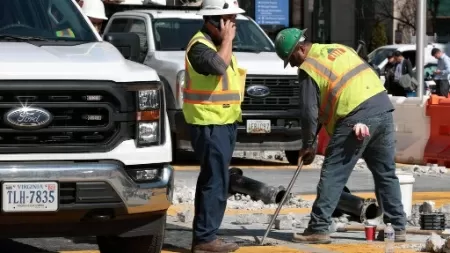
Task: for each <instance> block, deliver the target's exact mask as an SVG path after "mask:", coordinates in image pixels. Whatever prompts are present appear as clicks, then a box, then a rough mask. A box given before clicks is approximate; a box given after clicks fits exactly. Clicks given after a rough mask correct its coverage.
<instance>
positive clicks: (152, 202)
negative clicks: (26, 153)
mask: <svg viewBox="0 0 450 253" xmlns="http://www.w3.org/2000/svg"><path fill="white" fill-rule="evenodd" d="M145 169H155V170H157V171H158V177H157V178H155V179H154V180H152V181H148V182H137V181H136V180H133V177H132V176H130V171H132V170H145ZM0 178H1V179H0V180H1V182H58V185H59V209H58V211H56V212H27V213H23V212H10V213H8V212H2V213H1V214H0V215H1V216H2V217H4V218H3V219H0V226H1V227H2V228H3V231H4V233H2V235H0V237H2V238H16V237H21V238H24V237H53V236H95V235H119V236H122V237H130V236H142V235H152V234H155V235H158V234H159V233H161V231H162V230H164V226H165V223H166V211H167V209H168V208H169V207H170V205H171V202H172V196H173V183H174V172H173V168H172V167H171V166H170V165H169V164H148V165H133V166H124V165H123V164H122V163H120V162H117V161H85V162H81V161H80V162H61V161H58V162H2V163H0ZM2 201H3V199H2Z"/></svg>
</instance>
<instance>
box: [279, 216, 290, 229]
mask: <svg viewBox="0 0 450 253" xmlns="http://www.w3.org/2000/svg"><path fill="white" fill-rule="evenodd" d="M292 227H293V224H292V220H291V219H289V218H283V219H276V220H275V229H278V230H291V229H292Z"/></svg>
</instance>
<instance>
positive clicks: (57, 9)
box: [0, 0, 97, 42]
mask: <svg viewBox="0 0 450 253" xmlns="http://www.w3.org/2000/svg"><path fill="white" fill-rule="evenodd" d="M0 10H1V11H2V16H1V18H0V35H3V36H12V37H39V38H41V39H46V40H52V41H76V42H80V41H82V42H93V41H97V37H96V36H95V34H94V33H93V31H92V29H91V28H90V27H89V25H88V23H87V22H86V20H85V19H84V18H83V16H82V14H81V13H80V12H79V11H78V9H77V8H76V6H75V4H74V3H73V2H72V1H71V0H1V1H0Z"/></svg>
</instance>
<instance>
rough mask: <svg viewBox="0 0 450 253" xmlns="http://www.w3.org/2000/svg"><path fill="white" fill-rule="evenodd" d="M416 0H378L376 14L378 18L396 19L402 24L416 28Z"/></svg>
mask: <svg viewBox="0 0 450 253" xmlns="http://www.w3.org/2000/svg"><path fill="white" fill-rule="evenodd" d="M416 2H417V1H416V0H378V1H377V2H376V4H377V14H378V15H379V17H380V18H383V19H391V20H397V21H398V22H400V23H402V24H403V25H405V26H407V27H410V28H412V29H414V30H415V29H416V13H417V4H416Z"/></svg>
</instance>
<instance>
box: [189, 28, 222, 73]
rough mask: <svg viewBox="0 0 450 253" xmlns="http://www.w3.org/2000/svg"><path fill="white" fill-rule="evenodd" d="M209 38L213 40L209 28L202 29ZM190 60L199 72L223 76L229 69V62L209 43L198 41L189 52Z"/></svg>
mask: <svg viewBox="0 0 450 253" xmlns="http://www.w3.org/2000/svg"><path fill="white" fill-rule="evenodd" d="M201 31H202V32H203V34H204V35H205V37H206V38H207V39H208V40H212V39H211V36H209V34H208V32H207V30H206V29H205V28H202V30H201ZM188 59H189V62H190V63H191V64H192V67H193V68H194V69H195V71H197V72H198V73H199V74H202V75H205V76H207V75H215V76H221V75H223V74H225V73H226V71H227V68H228V66H227V64H226V63H225V62H224V60H222V58H221V57H220V56H219V54H218V53H217V52H216V51H214V50H213V49H211V48H209V47H208V46H207V45H205V44H203V43H200V42H196V43H194V45H192V47H191V49H190V50H189V52H188Z"/></svg>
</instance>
